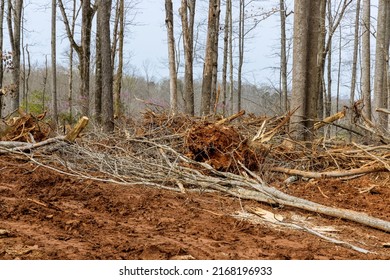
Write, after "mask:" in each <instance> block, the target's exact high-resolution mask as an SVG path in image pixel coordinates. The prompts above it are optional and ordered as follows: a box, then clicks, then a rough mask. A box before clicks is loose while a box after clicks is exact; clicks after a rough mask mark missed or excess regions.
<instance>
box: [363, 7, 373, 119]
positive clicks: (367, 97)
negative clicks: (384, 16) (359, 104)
mask: <svg viewBox="0 0 390 280" xmlns="http://www.w3.org/2000/svg"><path fill="white" fill-rule="evenodd" d="M370 2H371V1H370V0H363V17H362V32H363V35H362V44H363V45H362V95H363V104H364V107H363V113H364V114H365V115H366V117H367V118H368V119H369V120H371V117H372V109H371V51H370V50H371V46H370V45H371V42H370V36H371V28H370V24H371V20H370V16H371V3H370Z"/></svg>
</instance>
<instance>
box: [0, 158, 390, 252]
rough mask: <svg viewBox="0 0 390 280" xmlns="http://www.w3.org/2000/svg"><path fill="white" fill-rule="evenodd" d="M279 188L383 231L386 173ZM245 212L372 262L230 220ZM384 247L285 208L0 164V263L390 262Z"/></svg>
mask: <svg viewBox="0 0 390 280" xmlns="http://www.w3.org/2000/svg"><path fill="white" fill-rule="evenodd" d="M272 184H273V185H274V186H276V187H278V183H277V182H276V181H275V182H273V183H272ZM279 185H281V184H279ZM279 188H280V189H281V190H283V191H285V192H287V193H289V194H292V195H295V196H299V197H302V198H306V199H310V200H312V201H315V202H319V203H322V204H324V205H329V206H333V207H340V208H345V209H353V210H356V211H361V212H364V213H367V214H370V215H372V216H374V217H378V218H381V219H384V220H387V221H390V207H389V206H390V175H389V173H377V174H370V175H365V176H364V177H360V178H356V179H353V180H340V179H321V180H314V181H313V180H312V181H302V180H300V181H297V182H295V183H293V184H291V185H289V186H288V187H285V186H280V187H279ZM248 206H251V207H260V208H262V209H265V210H267V211H271V212H273V213H275V214H280V215H282V216H283V217H284V218H285V219H286V220H291V219H293V218H294V217H301V219H302V220H303V222H306V223H310V225H311V226H312V227H313V226H317V227H325V226H328V227H329V226H331V227H332V229H333V230H332V231H331V232H325V233H324V234H325V235H327V236H331V237H333V238H337V239H339V240H343V241H345V242H348V243H350V244H353V245H355V246H358V247H361V248H364V249H366V250H369V251H371V252H372V253H368V254H365V253H360V252H357V251H355V250H352V249H349V248H345V247H344V246H341V245H336V244H334V243H331V242H329V241H326V240H324V239H321V238H319V237H317V236H314V235H312V234H309V233H307V232H305V231H302V230H295V229H291V228H288V227H281V226H275V225H272V224H270V223H267V222H264V223H253V222H251V221H247V220H242V219H240V218H238V217H236V214H237V213H239V212H242V211H243V209H245V208H246V207H248ZM389 243H390V234H389V233H385V232H382V231H379V230H376V229H372V228H369V227H366V226H362V225H359V224H356V223H353V222H349V221H343V220H340V219H336V218H331V217H327V216H323V215H319V214H316V213H311V212H306V211H303V210H298V209H294V208H290V207H282V208H273V207H272V206H271V205H266V204H261V203H258V202H254V201H247V200H240V199H238V198H232V197H229V196H227V195H225V194H221V193H217V192H200V191H194V192H186V193H176V192H171V191H167V190H159V189H153V188H146V187H132V186H118V185H113V184H107V183H99V182H96V181H92V180H81V179H78V178H75V177H68V176H64V175H61V174H58V173H56V172H54V171H51V170H49V169H46V168H43V167H37V166H35V165H34V164H32V163H31V162H28V161H24V160H20V159H15V158H12V157H8V156H0V259H105V260H108V259H141V260H142V259H198V260H199V259H241V260H245V259H282V260H284V259H300V260H306V259H390V248H389V246H390V245H389Z"/></svg>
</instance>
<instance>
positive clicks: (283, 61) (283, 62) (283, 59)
mask: <svg viewBox="0 0 390 280" xmlns="http://www.w3.org/2000/svg"><path fill="white" fill-rule="evenodd" d="M279 12H280V34H281V36H280V84H281V85H280V92H281V96H282V99H281V100H282V102H281V109H282V111H287V110H288V100H287V55H286V17H287V12H286V3H285V0H280V11H279Z"/></svg>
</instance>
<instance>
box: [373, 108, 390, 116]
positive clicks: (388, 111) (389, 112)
mask: <svg viewBox="0 0 390 280" xmlns="http://www.w3.org/2000/svg"><path fill="white" fill-rule="evenodd" d="M375 111H377V112H381V113H385V114H388V115H390V110H388V109H385V108H377V109H376V110H375Z"/></svg>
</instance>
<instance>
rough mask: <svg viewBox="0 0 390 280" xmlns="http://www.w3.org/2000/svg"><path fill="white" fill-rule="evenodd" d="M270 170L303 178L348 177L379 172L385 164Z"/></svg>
mask: <svg viewBox="0 0 390 280" xmlns="http://www.w3.org/2000/svg"><path fill="white" fill-rule="evenodd" d="M270 171H274V172H280V173H285V174H287V175H297V176H301V177H305V178H313V179H318V178H337V177H348V176H354V175H361V174H366V173H373V172H381V171H387V169H386V167H385V166H380V165H378V166H369V167H361V168H354V169H350V170H335V171H325V172H312V171H302V170H298V169H289V168H284V167H272V168H270Z"/></svg>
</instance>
